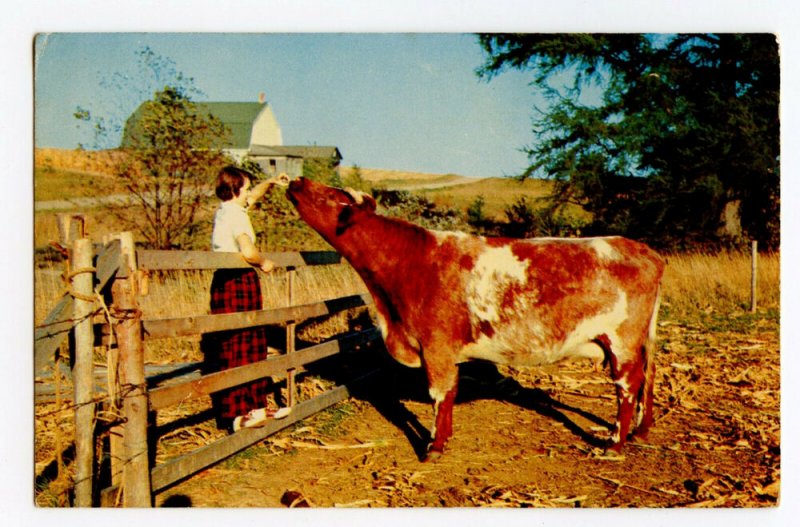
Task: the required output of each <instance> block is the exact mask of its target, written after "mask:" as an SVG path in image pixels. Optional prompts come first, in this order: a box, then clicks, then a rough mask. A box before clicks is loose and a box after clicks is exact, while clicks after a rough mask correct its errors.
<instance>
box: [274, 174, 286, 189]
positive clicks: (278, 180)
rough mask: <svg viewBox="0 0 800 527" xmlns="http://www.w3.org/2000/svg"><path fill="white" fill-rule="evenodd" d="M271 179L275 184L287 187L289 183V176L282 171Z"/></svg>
mask: <svg viewBox="0 0 800 527" xmlns="http://www.w3.org/2000/svg"><path fill="white" fill-rule="evenodd" d="M270 181H272V183H274V184H275V185H279V186H281V187H286V186H288V185H289V176H288V175H286V174H285V173H281V174H279V175H277V176H275V177H273V178H272V179H271V180H270Z"/></svg>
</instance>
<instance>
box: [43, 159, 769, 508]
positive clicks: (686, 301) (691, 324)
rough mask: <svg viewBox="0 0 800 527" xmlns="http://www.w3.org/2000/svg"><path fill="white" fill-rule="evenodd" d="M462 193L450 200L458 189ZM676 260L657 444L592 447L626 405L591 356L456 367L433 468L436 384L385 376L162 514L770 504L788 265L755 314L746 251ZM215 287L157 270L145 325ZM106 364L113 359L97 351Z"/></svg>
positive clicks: (151, 359)
mask: <svg viewBox="0 0 800 527" xmlns="http://www.w3.org/2000/svg"><path fill="white" fill-rule="evenodd" d="M362 171H365V170H364V169H362ZM387 179H391V178H388V177H387ZM468 186H469V185H465V186H464V187H454V188H450V189H442V190H441V192H442V193H445V192H447V193H454V194H453V196H456V195H457V193H455V191H456V190H458V191H459V192H461V190H462V189H466V188H467V187H468ZM437 192H439V191H437ZM464 192H466V190H465V191H464ZM432 194H436V192H433V193H432ZM511 195H513V194H511ZM474 196H475V194H473V195H472V199H474ZM453 199H457V198H453ZM458 199H461V200H462V201H464V200H469V199H470V197H469V195H467V194H464V196H463V197H461V198H458ZM454 206H455V205H454ZM90 224H91V223H90ZM37 228H38V223H37ZM43 238H46V237H43ZM667 260H668V264H667V271H666V275H665V278H664V299H663V303H662V309H661V317H660V323H659V348H660V351H659V353H658V355H657V380H656V395H655V397H656V399H655V403H656V408H655V411H656V424H655V426H654V428H653V430H652V432H651V434H650V437H649V439H648V441H647V442H642V443H636V444H630V445H628V446H627V447H626V448H625V449H624V450H623V453H622V456H619V457H609V456H605V455H603V452H602V450H601V449H600V448H598V445H599V444H600V442H601V441H602V440H603V439H604V438H606V437H607V436H608V434H609V426H610V425H611V423H613V419H614V412H615V403H614V398H613V385H612V384H611V382H610V381H609V379H608V375H607V373H606V372H603V371H596V370H595V368H594V367H593V366H592V365H590V364H585V363H565V364H559V365H553V366H548V367H543V368H535V369H518V368H510V367H499V368H495V367H493V366H491V365H484V364H477V363H476V364H472V365H465V366H464V367H463V368H462V371H461V381H460V390H459V399H458V401H457V405H456V408H455V413H454V437H453V439H452V440H451V441H450V443H449V444H448V449H447V451H446V452H445V454H444V456H443V457H442V458H440V459H439V460H437V461H435V462H431V463H422V462H420V460H419V456H418V451H419V447H420V439H419V434H421V435H422V436H424V434H425V433H426V432H424V430H426V429H429V428H430V424H431V419H432V409H431V405H430V401H429V398H428V396H427V393H426V389H425V382H424V376H423V375H420V372H418V371H414V370H409V369H406V368H403V367H400V366H389V367H387V368H386V369H385V370H384V371H383V373H381V375H380V377H379V378H378V379H377V380H376V381H375V382H374V383H372V384H371V385H369V386H365V387H364V388H362V389H360V390H357V391H356V392H355V393H354V395H353V397H351V398H350V399H349V400H347V401H345V402H343V403H340V404H338V405H336V406H334V407H332V408H331V409H328V410H326V411H323V412H321V413H320V414H318V415H316V416H315V417H313V418H310V419H307V420H306V421H304V422H302V423H298V424H297V425H294V426H292V427H290V428H288V429H286V430H284V431H282V432H279V433H277V434H275V435H273V436H271V437H270V438H268V439H266V440H264V441H262V442H260V443H258V444H257V445H255V446H253V447H251V448H249V449H247V450H245V451H243V452H241V453H239V454H237V455H235V456H232V457H231V458H228V459H227V460H225V461H223V462H221V463H219V464H217V465H215V466H214V467H211V468H209V469H207V470H204V471H203V472H201V473H199V474H197V475H195V476H193V477H190V478H189V479H187V480H185V481H183V482H182V483H180V484H177V485H175V486H174V487H172V488H170V489H167V490H166V491H164V492H161V493H159V494H158V495H157V496H156V497H155V504H156V505H157V506H194V507H284V506H287V504H290V503H291V502H294V504H295V505H297V504H302V503H303V502H305V503H306V504H308V505H310V506H312V507H408V506H413V507H422V506H429V507H476V506H478V507H565V508H566V507H569V508H571V507H772V506H775V505H776V504H777V503H778V497H779V491H780V481H781V441H780V437H781V436H780V432H781V420H780V395H781V393H780V366H781V362H780V338H779V335H780V256H779V255H778V254H762V255H761V256H760V261H759V275H758V283H759V290H758V306H759V307H758V310H757V312H756V313H750V312H749V298H750V290H749V284H750V260H749V256H748V255H746V254H741V253H736V252H731V253H720V254H713V255H709V254H681V255H667ZM61 270H62V269H61V267H60V265H59V264H49V265H45V266H42V267H40V268H37V269H36V270H35V271H34V288H35V291H34V294H35V314H34V318H35V323H39V322H41V320H43V318H44V317H45V316H46V313H47V312H48V311H49V310H50V309H51V308H52V306H53V305H54V304H55V302H56V301H57V300H58V298H59V297H60V296H61V295H62V294H63V293H64V290H65V286H64V284H63V282H62V280H61V278H60V273H61ZM209 281H210V274H209V273H204V272H191V273H189V272H187V273H167V274H165V275H163V276H159V277H152V278H151V284H150V290H149V293H148V294H147V295H146V296H143V297H141V298H140V303H141V307H142V310H143V312H144V314H145V317H152V318H158V317H163V316H181V315H191V314H199V313H206V312H207V306H208V285H209ZM297 286H298V291H301V292H302V293H301V298H298V299H297V300H298V302H302V303H305V302H312V301H315V300H320V299H326V298H332V297H337V296H343V295H347V294H352V293H355V292H362V291H364V286H363V283H362V282H361V280H360V279H359V278H358V276H357V275H356V274H355V273H354V272H353V271H352V269H351V268H350V267H349V266H347V265H339V266H331V267H327V268H318V269H314V270H303V271H299V272H298V282H297ZM262 290H263V291H264V294H265V304H266V307H278V306H280V305H282V303H283V301H284V300H283V291H284V275H283V274H282V273H281V272H275V273H272V274H270V275H265V276H263V280H262ZM363 316H364V310H363V308H362V310H361V311H359V312H354V313H349V314H343V315H339V316H338V317H335V318H333V319H332V320H329V321H319V323H316V324H309V325H305V326H304V327H303V328H302V329H301V332H300V334H299V336H300V338H302V339H305V340H310V341H312V340H320V339H324V338H326V337H327V336H329V335H332V334H335V333H336V332H338V331H340V330H341V328H343V327H346V325H347V324H348V323H349V322H351V321H352V320H353V319H354V318H357V317H362V318H363ZM374 353H377V354H383V353H385V352H383V351H381V350H376V351H375V352H374ZM382 356H383V355H382ZM201 359H202V356H201V354H200V352H199V349H198V343H197V341H196V340H194V339H180V340H176V341H172V342H165V341H156V342H154V343H148V346H147V348H146V361H147V362H148V363H151V364H169V363H185V362H190V361H198V360H201ZM96 362H97V363H98V364H100V365H102V364H104V363H105V355H104V350H103V349H102V348H98V349H97V354H96ZM386 364H387V365H391V361H389V360H387V361H386ZM328 386H330V380H329V379H328V378H326V377H325V376H313V375H308V376H305V377H303V380H302V383H301V388H300V389H301V399H303V398H307V397H310V396H312V395H313V394H315V393H319V392H320V391H322V390H324V389H326V387H328ZM61 389H62V390H64V391H67V390H69V386H68V385H66V384H65V385H63V386H61ZM208 407H209V401H207V400H205V399H202V398H201V399H198V400H196V401H195V402H194V403H192V404H189V405H185V406H181V407H176V408H174V409H169V410H168V411H162V412H159V414H158V416H157V422H158V423H159V424H164V423H168V422H171V421H175V420H180V419H184V418H186V417H187V416H191V415H194V414H196V413H199V412H203V411H204V410H206V409H207V408H208ZM34 410H35V430H34V437H35V452H34V454H35V466H34V470H35V475H36V485H37V488H36V498H35V499H36V503H37V505H39V506H41V507H51V506H65V505H67V504H68V500H67V492H68V489H69V488H70V486H71V480H70V478H71V466H70V459H69V444H70V437H71V433H72V408H71V406H70V405H69V403H68V402H65V401H59V402H58V403H54V402H49V403H45V404H36V405H35V408H34ZM222 434H223V432H220V431H218V430H216V428H215V427H214V425H213V422H212V421H203V422H199V423H192V424H187V425H185V426H182V427H179V428H176V429H174V430H171V431H170V432H169V433H167V434H166V435H163V436H162V437H161V438H160V439H159V441H158V445H157V448H156V457H157V461H158V462H162V461H163V460H166V459H169V458H173V457H175V456H178V455H181V454H182V453H185V452H188V451H190V450H192V449H195V448H199V447H202V446H205V445H208V444H209V443H211V442H212V441H214V439H215V438H219V437H221V436H222ZM59 466H62V470H61V471H60V472H59V471H58V470H56V469H57V468H58V467H59Z"/></svg>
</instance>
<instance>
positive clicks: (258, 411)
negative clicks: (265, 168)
mask: <svg viewBox="0 0 800 527" xmlns="http://www.w3.org/2000/svg"><path fill="white" fill-rule="evenodd" d="M250 178H251V175H250V174H249V173H248V172H245V171H244V170H242V169H240V168H237V167H234V166H228V167H225V168H223V169H222V170H221V171H220V172H219V175H218V176H217V182H216V194H217V197H218V198H219V199H220V200H222V203H221V204H220V206H219V209H217V212H216V214H215V216H214V231H213V233H212V235H211V248H212V250H214V251H217V252H238V253H239V254H241V255H242V257H243V258H244V260H245V261H246V262H247V263H249V264H250V265H252V266H254V267H257V268H259V269H261V271H263V272H265V273H267V272H269V271H271V270H272V269H273V267H274V263H273V262H272V261H270V260H269V259H267V258H265V257H263V256H262V255H261V253H260V252H259V251H258V249H257V248H256V245H255V241H256V237H255V232H254V231H253V226H252V224H251V223H250V217H249V216H248V214H247V210H248V208H249V207H250V206H251V205H252V204H253V203H255V202H256V201H257V200H258V199H260V198H261V197H262V196H263V195H264V194H265V193H266V192H267V191H268V190H269V189H270V188H271V187H272V186H273V185H276V184H278V185H286V184H288V182H289V178H288V177H287V176H286V174H281V175H280V176H276V177H273V178H270V179H268V180H266V181H262V182H261V183H259V184H258V185H256V186H255V187H253V188H250V185H251V182H250ZM259 309H262V302H261V286H260V282H259V277H258V273H257V272H256V271H255V269H252V268H251V269H218V270H217V271H216V272H215V273H214V278H213V279H212V281H211V313H212V314H217V313H232V312H239V311H253V310H259ZM203 353H204V354H205V362H206V370H207V371H219V370H225V369H228V368H233V367H235V366H242V365H245V364H250V363H252V362H256V361H260V360H263V359H266V358H267V337H266V328H263V327H257V328H247V329H241V330H231V331H222V332H217V333H211V334H207V335H205V336H204V338H203ZM271 384H272V382H271V380H270V379H259V380H257V381H253V382H250V383H247V384H244V385H240V386H236V387H234V388H230V389H227V390H223V391H220V392H216V393H214V394H212V396H211V400H212V406H213V409H214V414H215V417H216V420H217V427H219V428H224V429H227V430H228V431H230V432H235V431H237V430H238V429H239V428H242V427H249V426H257V425H259V424H264V422H265V421H266V420H267V419H268V418H270V417H274V412H273V411H271V410H268V409H266V408H264V405H265V403H266V398H267V395H268V392H269V387H270V385H271Z"/></svg>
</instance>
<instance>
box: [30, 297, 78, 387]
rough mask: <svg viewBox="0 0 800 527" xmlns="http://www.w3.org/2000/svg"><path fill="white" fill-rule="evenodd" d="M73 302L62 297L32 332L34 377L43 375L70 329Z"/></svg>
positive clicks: (69, 298)
mask: <svg viewBox="0 0 800 527" xmlns="http://www.w3.org/2000/svg"><path fill="white" fill-rule="evenodd" d="M73 304H74V302H73V300H72V297H71V296H64V297H63V298H62V299H61V300H59V302H58V304H56V307H55V308H53V310H52V311H50V313H49V314H48V315H47V318H45V319H44V322H42V323H41V325H39V327H37V328H36V329H35V330H34V332H33V367H34V374H35V375H37V376H38V375H43V374H44V371H45V368H46V367H47V365H48V364H50V362H51V361H52V359H53V354H54V353H55V352H56V350H57V349H58V347H59V346H60V345H61V343H62V342H64V339H65V338H67V335H69V331H70V329H72V326H73V321H72V313H73V308H74V305H73Z"/></svg>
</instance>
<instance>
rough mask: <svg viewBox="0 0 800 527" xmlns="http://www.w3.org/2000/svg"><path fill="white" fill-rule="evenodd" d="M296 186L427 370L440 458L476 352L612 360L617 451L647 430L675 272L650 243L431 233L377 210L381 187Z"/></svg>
mask: <svg viewBox="0 0 800 527" xmlns="http://www.w3.org/2000/svg"><path fill="white" fill-rule="evenodd" d="M287 196H288V197H289V199H290V200H291V201H292V203H293V204H294V205H295V207H296V208H297V210H298V212H299V214H300V216H301V218H302V219H303V220H304V221H305V222H306V223H308V224H309V225H310V226H311V227H312V228H314V229H315V230H316V231H318V232H319V233H320V234H321V235H322V236H323V238H325V240H327V241H328V243H330V244H331V245H332V246H333V247H334V248H335V249H336V250H337V251H339V252H340V253H341V254H342V255H343V256H344V257H345V258H346V259H347V260H348V261H349V262H350V264H351V265H352V266H353V268H354V269H355V270H356V271H357V272H358V273H359V275H360V276H361V278H362V279H363V280H364V283H365V284H366V286H367V288H368V289H369V291H370V293H371V295H372V297H373V299H374V302H375V306H376V308H377V312H378V323H379V326H380V330H381V332H382V334H383V338H384V341H385V343H386V347H387V349H388V351H389V353H390V354H391V355H392V356H393V357H394V358H395V359H396V360H397V361H399V362H400V363H402V364H405V365H406V366H412V367H420V366H421V367H423V368H424V369H425V371H426V373H427V377H428V388H429V392H430V395H431V397H432V398H433V401H434V428H433V431H432V437H433V440H432V442H431V443H430V445H429V447H428V457H429V458H430V457H431V456H432V455H433V454H439V453H441V452H442V451H443V449H444V445H445V443H446V441H447V439H448V438H449V437H450V436H451V435H452V414H453V402H454V400H455V397H456V388H457V378H458V368H457V364H459V363H461V362H465V361H469V360H470V359H484V360H489V361H492V362H495V363H504V364H514V365H522V366H536V365H541V364H549V363H554V362H557V361H560V360H562V359H568V358H576V357H594V358H598V357H601V358H604V359H605V360H606V361H607V362H608V364H609V365H610V370H611V376H612V379H613V381H614V383H615V385H616V392H617V401H618V411H617V419H616V426H615V430H614V432H613V434H612V436H611V439H610V445H609V449H611V450H614V451H619V449H620V448H621V447H622V445H623V444H624V443H625V440H626V439H627V436H628V433H629V431H633V432H634V433H635V434H636V435H639V436H645V435H646V433H647V431H648V428H649V427H650V425H651V424H652V422H653V380H654V351H655V330H656V317H657V315H658V305H659V289H660V282H661V276H662V273H663V270H664V263H663V261H662V259H661V258H660V257H659V255H658V254H656V253H655V252H654V251H653V250H651V249H650V248H648V247H647V246H645V245H643V244H641V243H638V242H635V241H631V240H628V239H625V238H621V237H607V238H576V239H568V238H533V239H526V240H516V239H504V238H486V237H479V236H471V235H468V234H464V233H460V232H437V231H431V230H427V229H424V228H422V227H419V226H417V225H413V224H411V223H409V222H407V221H403V220H399V219H395V218H389V217H386V216H381V215H379V214H376V212H375V209H376V203H375V200H374V199H373V198H372V197H371V196H368V195H366V194H362V193H358V192H353V191H345V190H341V189H336V188H331V187H328V186H325V185H322V184H320V183H316V182H313V181H310V180H307V179H303V178H300V179H297V180H295V181H292V183H291V184H290V185H289V189H288V190H287ZM634 413H635V415H634ZM631 422H633V428H631Z"/></svg>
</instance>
